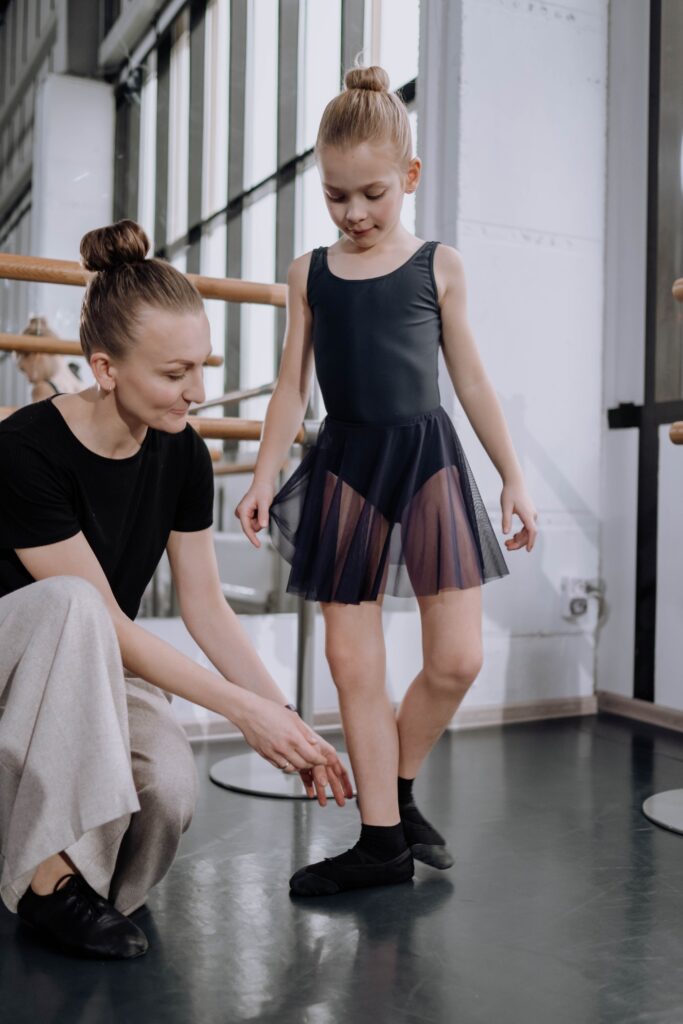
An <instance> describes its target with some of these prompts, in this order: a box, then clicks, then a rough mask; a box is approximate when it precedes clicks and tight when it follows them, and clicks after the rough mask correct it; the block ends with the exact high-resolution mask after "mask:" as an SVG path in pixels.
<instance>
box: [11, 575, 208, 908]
mask: <svg viewBox="0 0 683 1024" xmlns="http://www.w3.org/2000/svg"><path fill="white" fill-rule="evenodd" d="M196 795H197V775H196V769H195V765H194V759H193V756H192V751H191V749H190V745H189V743H188V741H187V739H186V737H185V734H184V733H183V730H182V729H181V727H180V726H179V725H178V723H177V721H176V720H175V718H174V717H173V714H172V712H171V708H170V703H169V700H168V698H167V696H166V694H164V692H163V691H162V690H160V689H158V688H157V687H156V686H153V685H152V684H151V683H148V682H146V681H145V680H143V679H137V678H134V677H131V676H129V675H127V674H124V671H123V668H122V665H121V655H120V652H119V647H118V643H117V639H116V634H115V631H114V627H113V624H112V621H111V618H110V617H109V613H108V612H107V610H106V607H105V604H104V601H103V600H102V598H101V596H100V594H99V593H98V591H97V590H96V589H95V588H94V587H93V586H91V585H90V584H89V583H86V582H85V581H84V580H81V579H78V578H76V577H70V576H60V577H54V578H52V579H48V580H41V581H40V582H38V583H33V584H31V585H30V586H28V587H24V588H23V589H21V590H17V591H15V592H14V593H12V594H9V595H7V596H6V597H1V598H0V896H1V897H2V900H3V902H4V903H5V905H6V906H7V907H8V908H9V910H11V911H16V907H17V903H18V901H19V899H20V898H21V896H22V894H23V893H24V892H25V890H26V888H27V887H28V885H29V883H30V881H31V878H32V876H33V874H34V872H35V869H36V867H37V866H38V864H40V863H41V861H43V860H45V859H46V858H47V857H49V856H51V855H52V854H54V853H60V852H62V851H65V852H66V853H67V854H68V856H69V857H70V858H71V860H72V861H73V863H74V864H75V865H76V867H77V868H78V870H79V871H80V872H81V874H82V875H83V876H84V877H85V879H86V881H87V882H89V884H90V885H91V886H92V887H93V889H95V890H97V892H99V893H100V894H101V895H102V896H104V897H108V898H109V899H110V900H111V901H112V902H113V903H114V904H115V906H116V907H117V908H118V909H119V910H120V911H121V912H122V913H124V914H129V913H131V912H132V911H133V910H135V909H136V908H137V907H139V906H141V905H142V904H143V903H144V902H145V899H146V896H147V893H148V892H149V890H150V888H151V887H152V886H153V885H155V884H156V883H157V882H158V881H159V880H160V879H161V878H163V876H164V875H165V874H166V872H167V871H168V869H169V867H170V866H171V863H172V862H173V858H174V856H175V853H176V850H177V848H178V843H179V842H180V837H181V835H182V833H183V832H184V831H185V830H186V829H187V827H188V826H189V824H190V820H191V818H192V813H193V810H194V806H195V800H196Z"/></svg>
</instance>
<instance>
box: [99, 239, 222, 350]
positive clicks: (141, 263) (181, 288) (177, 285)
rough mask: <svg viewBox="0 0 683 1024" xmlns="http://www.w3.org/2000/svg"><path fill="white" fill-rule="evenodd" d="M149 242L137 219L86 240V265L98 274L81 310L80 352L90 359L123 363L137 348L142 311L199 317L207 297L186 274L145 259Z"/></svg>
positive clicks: (155, 260) (164, 264)
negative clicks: (97, 356) (98, 355)
mask: <svg viewBox="0 0 683 1024" xmlns="http://www.w3.org/2000/svg"><path fill="white" fill-rule="evenodd" d="M148 250H149V239H148V238H147V235H146V234H145V232H144V230H143V229H142V228H141V227H140V225H139V224H136V223H135V221H134V220H120V221H117V223H116V224H109V225H107V226H106V227H103V228H95V230H94V231H89V232H88V233H87V235H83V238H82V239H81V263H82V264H83V266H84V267H85V269H86V270H92V271H94V274H93V277H92V278H91V279H90V282H89V283H88V286H87V288H86V291H85V296H84V298H83V305H82V306H81V323H80V337H81V347H82V349H83V352H84V353H85V355H86V357H87V358H90V356H91V355H92V353H93V352H95V351H101V352H107V353H108V354H109V355H110V356H113V357H114V358H122V357H123V356H125V354H126V352H127V351H128V350H129V349H130V348H131V346H132V345H133V344H134V343H135V332H136V328H137V327H138V319H137V316H138V313H139V311H140V308H141V307H142V306H152V307H153V308H154V309H163V310H168V311H170V312H172V313H200V312H201V311H202V310H203V308H204V306H203V304H202V298H201V295H200V294H199V292H198V291H197V289H196V288H195V287H194V285H193V284H191V283H190V281H188V279H187V278H186V277H185V275H184V274H181V273H180V271H179V270H176V269H175V267H172V266H171V264H170V263H165V262H164V261H163V260H158V259H146V256H147V252H148Z"/></svg>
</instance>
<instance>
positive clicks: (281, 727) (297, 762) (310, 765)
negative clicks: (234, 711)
mask: <svg viewBox="0 0 683 1024" xmlns="http://www.w3.org/2000/svg"><path fill="white" fill-rule="evenodd" d="M239 728H240V729H241V731H242V733H243V735H244V738H245V739H246V741H247V743H248V744H249V746H250V747H252V748H253V749H254V750H255V751H256V753H257V754H260V755H261V757H263V758H265V760H266V761H268V762H269V763H270V764H272V765H273V767H274V768H279V769H280V770H281V771H283V770H284V771H289V772H291V773H294V772H297V773H303V776H302V780H303V782H304V785H305V786H306V790H307V792H308V794H309V796H313V795H314V792H313V790H314V789H315V795H316V796H317V798H318V802H319V803H320V804H322V805H323V806H324V805H325V804H326V802H327V799H326V796H325V784H326V783H327V785H329V786H330V788H331V790H332V795H333V796H334V799H335V801H336V803H338V804H339V806H340V807H343V805H344V802H345V798H346V797H350V796H352V795H353V790H352V788H351V784H350V782H349V779H348V776H347V773H346V769H345V768H344V766H343V764H342V763H341V761H340V760H339V756H338V754H337V752H336V750H335V749H334V747H333V746H331V744H329V743H328V742H327V741H326V740H324V739H323V738H322V737H321V736H318V735H317V733H315V732H314V731H313V729H311V728H310V726H308V725H306V723H305V722H304V721H303V720H302V719H301V718H300V717H299V716H298V715H297V714H295V713H293V712H292V711H291V710H290V709H289V708H285V707H281V706H280V705H279V704H276V703H275V702H274V701H271V700H266V699H265V698H263V697H257V696H255V695H254V699H253V703H252V702H250V707H249V710H248V712H247V713H246V715H245V716H243V717H242V716H241V721H240V723H239Z"/></svg>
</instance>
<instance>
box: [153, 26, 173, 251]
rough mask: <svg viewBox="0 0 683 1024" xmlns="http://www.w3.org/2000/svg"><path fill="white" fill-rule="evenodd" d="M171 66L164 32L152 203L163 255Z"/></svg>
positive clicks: (159, 57)
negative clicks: (154, 187)
mask: <svg viewBox="0 0 683 1024" xmlns="http://www.w3.org/2000/svg"><path fill="white" fill-rule="evenodd" d="M170 66H171V35H170V32H166V33H165V35H164V36H163V38H162V39H161V40H160V42H159V46H158V48H157V124H156V135H157V137H156V190H155V205H154V247H155V249H156V252H157V254H159V255H163V254H164V250H165V248H166V243H167V241H168V239H167V237H166V224H167V217H168V135H169V130H168V128H169V99H170V97H169V92H170Z"/></svg>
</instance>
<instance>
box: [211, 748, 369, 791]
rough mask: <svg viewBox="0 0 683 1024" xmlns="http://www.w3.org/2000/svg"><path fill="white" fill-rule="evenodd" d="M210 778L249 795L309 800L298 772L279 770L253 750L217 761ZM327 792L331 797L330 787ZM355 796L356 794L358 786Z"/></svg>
mask: <svg viewBox="0 0 683 1024" xmlns="http://www.w3.org/2000/svg"><path fill="white" fill-rule="evenodd" d="M343 761H344V764H345V766H346V770H347V772H348V773H349V778H350V779H351V783H352V785H353V777H352V775H351V769H350V768H349V765H348V763H347V761H346V759H345V758H343ZM209 778H210V779H211V781H212V782H215V783H216V785H217V786H222V787H223V789H231V790H233V792H235V793H247V794H248V795H249V796H268V797H274V798H275V799H277V800H308V799H310V798H309V797H308V796H306V790H305V789H304V786H303V783H302V781H301V779H300V778H299V776H298V775H287V774H285V772H281V771H278V769H277V768H273V766H272V765H270V764H268V762H267V761H264V759H263V758H262V757H260V755H259V754H256V753H254V752H253V751H250V752H248V753H246V754H237V755H236V756H235V757H226V758H224V759H223V760H222V761H217V762H216V764H214V765H213V766H212V767H211V768H210V770H209ZM327 795H328V796H329V797H330V799H332V796H331V791H330V790H329V789H328V790H327ZM353 795H354V796H355V795H356V791H355V788H354V792H353Z"/></svg>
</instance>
